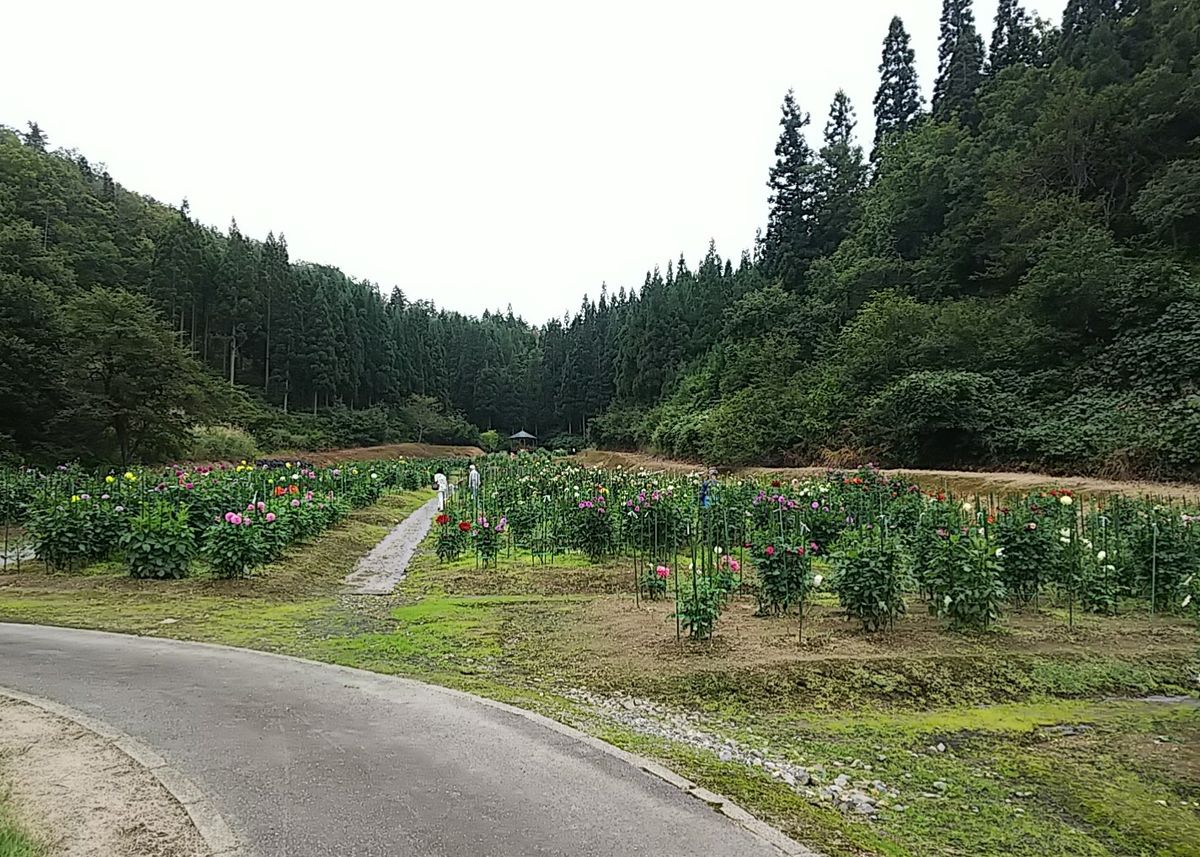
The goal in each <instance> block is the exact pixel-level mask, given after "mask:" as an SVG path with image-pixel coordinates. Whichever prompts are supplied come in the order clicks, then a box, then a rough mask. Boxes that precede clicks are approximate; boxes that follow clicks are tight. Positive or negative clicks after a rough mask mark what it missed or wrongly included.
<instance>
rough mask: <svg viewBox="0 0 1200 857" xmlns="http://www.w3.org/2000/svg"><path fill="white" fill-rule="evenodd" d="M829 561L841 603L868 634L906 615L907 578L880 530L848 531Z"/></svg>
mask: <svg viewBox="0 0 1200 857" xmlns="http://www.w3.org/2000/svg"><path fill="white" fill-rule="evenodd" d="M830 560H831V562H832V564H833V569H834V573H833V577H832V580H831V586H832V588H833V591H834V592H836V593H837V596H838V603H839V604H841V605H842V607H843V608H844V609H845V610H846V613H847V615H849V616H853V617H855V618H856V619H858V620H859V621H861V622H862V625H863V628H864V629H865V630H867V631H878V630H881V629H882V628H884V627H885V626H891V625H894V624H895V622H896V620H897V619H899V618H900V617H901V616H903V615H904V614H905V612H907V609H908V607H907V604H906V603H905V600H904V590H905V586H906V584H907V575H906V574H905V573H904V569H903V565H902V563H901V561H900V555H899V553H898V552H897V551H896V549H895V546H894V545H892V544H891V543H890V542H889V540H888V539H887V538H886V537H884V536H883V535H882V534H881V532H880V531H879V530H878V528H875V529H863V530H859V529H852V530H847V531H846V532H845V533H844V534H843V535H842V537H841V538H840V539H839V540H838V541H837V543H836V544H835V545H834V547H833V550H832V552H831V554H830Z"/></svg>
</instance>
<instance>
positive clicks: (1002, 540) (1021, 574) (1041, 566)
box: [995, 501, 1060, 604]
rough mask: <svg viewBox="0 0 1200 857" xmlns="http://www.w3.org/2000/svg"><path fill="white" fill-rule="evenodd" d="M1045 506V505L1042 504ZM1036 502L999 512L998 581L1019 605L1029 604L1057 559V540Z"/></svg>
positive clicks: (997, 536)
mask: <svg viewBox="0 0 1200 857" xmlns="http://www.w3.org/2000/svg"><path fill="white" fill-rule="evenodd" d="M1043 506H1044V504H1043ZM1042 508H1043V507H1041V506H1039V505H1038V503H1037V502H1036V501H1034V502H1032V503H1028V502H1027V503H1023V504H1022V506H1021V507H1020V508H1017V509H1014V510H1009V511H1007V512H1003V513H1001V515H1000V517H999V519H998V520H997V522H996V527H995V537H996V543H997V544H998V545H999V548H1000V550H1001V551H1002V552H1003V557H1004V562H1003V563H1002V564H1001V580H1002V582H1003V584H1004V588H1005V591H1007V592H1008V594H1009V596H1010V597H1011V598H1012V599H1013V600H1014V601H1016V602H1017V603H1018V604H1029V603H1030V602H1031V601H1033V599H1034V598H1036V597H1037V594H1038V592H1039V591H1041V588H1042V583H1043V581H1045V580H1046V578H1047V576H1048V575H1049V574H1050V573H1051V572H1052V570H1053V568H1054V567H1055V565H1056V563H1057V562H1058V561H1059V553H1060V550H1059V547H1060V546H1059V543H1058V539H1057V534H1056V533H1055V529H1054V525H1053V521H1052V519H1048V518H1047V516H1046V514H1045V513H1044V512H1043V511H1042Z"/></svg>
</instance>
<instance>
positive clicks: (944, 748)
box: [937, 741, 946, 753]
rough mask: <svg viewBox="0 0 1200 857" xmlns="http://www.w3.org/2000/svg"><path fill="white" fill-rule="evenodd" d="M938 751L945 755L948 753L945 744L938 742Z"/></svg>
mask: <svg viewBox="0 0 1200 857" xmlns="http://www.w3.org/2000/svg"><path fill="white" fill-rule="evenodd" d="M937 751H938V752H939V753H945V752H946V745H945V744H943V743H942V742H940V741H939V742H938V745H937Z"/></svg>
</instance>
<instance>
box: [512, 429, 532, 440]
mask: <svg viewBox="0 0 1200 857" xmlns="http://www.w3.org/2000/svg"><path fill="white" fill-rule="evenodd" d="M508 439H509V440H537V436H536V435H532V434H530V433H529V432H527V431H525V430H524V429H521V431H519V432H517V433H516V434H510V435H509V436H508Z"/></svg>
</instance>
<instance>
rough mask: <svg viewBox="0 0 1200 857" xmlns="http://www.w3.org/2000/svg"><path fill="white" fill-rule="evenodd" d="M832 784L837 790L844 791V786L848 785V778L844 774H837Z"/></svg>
mask: <svg viewBox="0 0 1200 857" xmlns="http://www.w3.org/2000/svg"><path fill="white" fill-rule="evenodd" d="M833 784H834V785H835V786H837V787H838V788H839V789H844V788H845V787H846V786H848V785H850V778H849V777H848V776H846V775H845V774H838V775H837V776H836V777H835V778H834V780H833Z"/></svg>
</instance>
